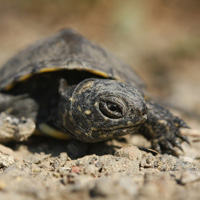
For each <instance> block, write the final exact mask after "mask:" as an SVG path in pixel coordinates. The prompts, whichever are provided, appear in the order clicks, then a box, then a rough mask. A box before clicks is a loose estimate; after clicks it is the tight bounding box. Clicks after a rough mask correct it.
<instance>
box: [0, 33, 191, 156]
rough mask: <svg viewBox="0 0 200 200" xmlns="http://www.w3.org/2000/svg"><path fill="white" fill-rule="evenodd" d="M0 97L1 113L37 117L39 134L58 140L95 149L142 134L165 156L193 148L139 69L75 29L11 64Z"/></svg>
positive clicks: (2, 71)
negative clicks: (155, 98) (186, 145)
mask: <svg viewBox="0 0 200 200" xmlns="http://www.w3.org/2000/svg"><path fill="white" fill-rule="evenodd" d="M0 92H1V93H0V94H1V96H2V98H0V112H4V113H6V114H7V115H9V116H14V117H15V118H16V119H21V118H22V117H23V118H24V119H26V118H31V119H32V120H33V121H34V124H35V125H36V127H37V128H36V129H37V131H40V132H42V133H45V134H47V135H51V136H53V137H57V138H61V139H65V138H66V139H67V138H68V137H69V135H70V136H72V137H73V138H75V139H78V140H81V141H83V142H88V143H94V142H100V141H105V140H109V139H112V138H116V137H119V136H123V135H126V134H138V133H139V134H142V135H143V136H144V137H145V138H147V139H148V140H149V141H150V142H151V145H152V148H154V149H155V150H156V151H158V152H174V151H175V149H176V148H180V149H181V143H182V142H183V141H186V142H187V137H185V136H183V135H181V134H180V128H181V127H185V128H188V125H187V124H186V123H185V122H184V120H182V119H180V118H179V117H177V116H174V115H173V114H172V113H171V112H170V111H169V110H168V109H166V108H164V107H162V106H161V105H159V104H158V103H156V102H154V101H153V100H152V99H150V98H149V97H148V95H147V94H146V85H145V83H144V82H143V80H142V79H141V78H140V76H139V75H138V74H137V73H136V71H134V70H133V69H132V68H131V67H130V66H129V65H127V64H126V63H125V62H123V61H122V60H120V59H119V58H117V57H116V56H114V55H113V54H111V53H110V52H108V51H107V50H105V49H104V48H102V47H101V46H100V45H98V44H96V43H94V42H91V41H90V40H88V39H86V38H85V37H84V36H82V35H80V34H79V33H77V32H76V31H74V30H72V29H63V30H61V31H59V32H57V33H56V34H54V35H52V36H49V37H47V38H44V39H42V40H40V41H38V42H36V43H34V44H32V45H30V46H29V47H27V48H26V49H25V50H22V51H20V52H19V53H17V54H16V55H15V56H14V57H13V58H11V59H10V60H9V61H8V62H7V63H5V64H4V65H3V66H2V67H1V68H0ZM18 121H20V120H18ZM22 121H23V120H22ZM20 122H21V121H20ZM21 123H23V122H21Z"/></svg>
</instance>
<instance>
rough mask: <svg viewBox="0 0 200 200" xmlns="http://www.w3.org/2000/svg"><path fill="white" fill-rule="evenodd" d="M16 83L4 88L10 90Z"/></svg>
mask: <svg viewBox="0 0 200 200" xmlns="http://www.w3.org/2000/svg"><path fill="white" fill-rule="evenodd" d="M14 85H15V84H14V83H11V84H9V85H7V86H6V87H5V89H4V90H6V91H8V90H10V89H11V88H12V87H13V86H14Z"/></svg>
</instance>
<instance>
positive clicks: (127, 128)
mask: <svg viewBox="0 0 200 200" xmlns="http://www.w3.org/2000/svg"><path fill="white" fill-rule="evenodd" d="M141 125H142V123H138V124H135V125H132V126H123V127H117V128H110V129H102V131H120V130H130V129H138V128H139V127H140V126H141Z"/></svg>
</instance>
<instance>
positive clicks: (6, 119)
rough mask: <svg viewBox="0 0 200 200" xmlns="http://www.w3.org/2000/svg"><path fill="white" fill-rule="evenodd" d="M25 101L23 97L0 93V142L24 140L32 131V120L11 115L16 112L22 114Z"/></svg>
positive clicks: (33, 126)
mask: <svg viewBox="0 0 200 200" xmlns="http://www.w3.org/2000/svg"><path fill="white" fill-rule="evenodd" d="M26 103H28V102H26V100H25V99H24V98H21V97H20V98H19V97H15V96H12V95H7V94H0V143H5V142H10V141H24V140H26V139H27V138H28V137H29V136H30V135H32V133H33V132H34V130H35V123H34V122H33V120H31V119H29V118H25V117H23V116H14V115H13V113H16V114H17V112H21V113H22V114H24V112H25V110H27V109H26V105H27V104H26ZM22 105H24V108H23V107H22Z"/></svg>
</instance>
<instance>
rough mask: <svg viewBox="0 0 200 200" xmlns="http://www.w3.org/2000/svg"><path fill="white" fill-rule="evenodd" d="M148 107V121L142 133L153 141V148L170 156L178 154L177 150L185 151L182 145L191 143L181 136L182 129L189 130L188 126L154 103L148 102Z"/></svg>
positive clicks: (142, 128)
mask: <svg viewBox="0 0 200 200" xmlns="http://www.w3.org/2000/svg"><path fill="white" fill-rule="evenodd" d="M147 105H148V109H149V111H148V116H147V120H146V122H145V124H144V125H143V126H142V127H141V129H140V131H141V133H142V134H143V135H144V136H145V137H146V138H147V139H149V140H151V144H152V148H154V149H155V150H156V151H158V152H162V153H170V154H174V153H175V154H176V151H177V149H180V150H181V151H183V148H182V146H181V143H182V142H187V143H188V144H189V141H188V139H187V137H186V136H184V135H181V133H180V128H189V127H188V125H187V124H186V123H185V122H184V121H183V120H182V119H180V118H178V117H176V116H173V115H172V113H170V112H169V111H168V110H167V109H165V108H163V107H162V106H160V105H158V104H156V103H154V102H147Z"/></svg>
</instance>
